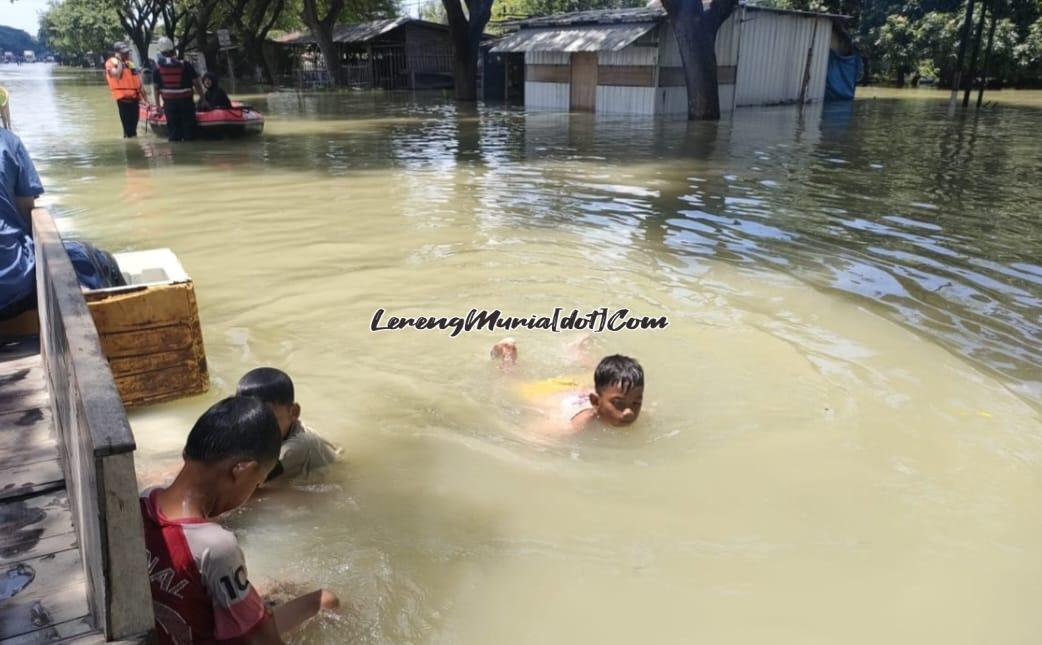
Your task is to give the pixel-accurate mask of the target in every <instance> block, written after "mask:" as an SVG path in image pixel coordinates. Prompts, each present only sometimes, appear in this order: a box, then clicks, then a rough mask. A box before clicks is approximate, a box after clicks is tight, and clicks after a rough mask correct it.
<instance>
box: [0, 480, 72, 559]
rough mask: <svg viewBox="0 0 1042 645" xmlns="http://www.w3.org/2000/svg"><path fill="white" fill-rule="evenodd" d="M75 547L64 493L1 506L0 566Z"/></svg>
mask: <svg viewBox="0 0 1042 645" xmlns="http://www.w3.org/2000/svg"><path fill="white" fill-rule="evenodd" d="M75 545H76V534H75V533H74V532H73V527H72V513H71V512H70V511H69V498H68V496H67V495H66V493H65V491H64V490H59V491H56V492H54V493H51V494H44V495H37V496H34V497H29V498H26V499H22V500H15V501H7V502H4V503H0V566H2V565H9V564H13V563H15V562H18V561H21V560H27V559H29V558H34V557H39V556H43V555H47V554H48V553H56V552H58V551H64V550H66V549H69V548H72V547H74V546H75Z"/></svg>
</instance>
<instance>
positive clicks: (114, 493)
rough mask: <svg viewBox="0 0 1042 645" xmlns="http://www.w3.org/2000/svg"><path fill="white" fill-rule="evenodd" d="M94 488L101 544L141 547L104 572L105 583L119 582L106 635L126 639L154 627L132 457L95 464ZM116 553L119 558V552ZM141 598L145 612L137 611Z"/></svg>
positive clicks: (111, 599) (119, 457) (109, 613)
mask: <svg viewBox="0 0 1042 645" xmlns="http://www.w3.org/2000/svg"><path fill="white" fill-rule="evenodd" d="M98 486H99V488H100V490H101V492H102V498H101V499H102V509H101V510H102V512H103V514H104V516H105V519H106V522H105V525H104V526H103V527H102V531H103V534H104V536H105V541H106V542H107V543H108V544H110V545H113V544H114V545H129V544H134V543H135V542H138V543H141V550H140V552H139V553H137V557H116V558H112V559H110V560H109V562H108V563H107V566H106V571H105V576H106V578H107V579H108V580H110V581H111V580H118V581H119V582H120V584H119V585H113V586H112V593H111V596H110V598H109V601H110V602H109V611H108V627H107V630H106V631H107V633H109V634H110V635H112V636H114V637H117V638H126V637H129V636H131V635H134V634H139V633H142V632H147V631H149V630H151V629H153V627H154V618H153V616H152V612H151V607H152V602H151V598H152V592H151V587H150V583H149V579H148V565H147V562H146V558H145V550H144V540H143V538H142V536H143V535H144V534H145V528H144V521H143V520H142V518H141V505H140V502H139V498H138V489H137V474H136V473H135V472H134V455H133V453H124V454H121V455H111V456H109V457H105V458H104V459H102V460H99V462H98ZM119 553H120V554H121V555H122V553H123V552H122V551H121V552H119ZM142 598H144V599H145V602H146V606H147V608H148V610H149V611H141V609H142V607H141V604H140V603H141V600H142Z"/></svg>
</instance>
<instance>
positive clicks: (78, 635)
mask: <svg viewBox="0 0 1042 645" xmlns="http://www.w3.org/2000/svg"><path fill="white" fill-rule="evenodd" d="M91 637H96V638H100V639H101V640H98V641H94V642H100V643H103V642H105V638H104V636H102V635H101V634H99V633H98V632H97V630H96V629H95V628H94V625H92V624H91V622H90V615H86V616H80V617H79V618H74V619H73V620H67V621H65V622H64V623H57V624H55V625H49V626H47V627H43V628H41V629H37V630H36V631H32V632H28V633H26V634H22V635H20V636H15V637H14V638H9V639H7V640H3V641H0V644H2V645H47V644H48V643H58V642H62V643H66V642H68V643H76V644H77V645H87V643H89V642H91V641H90V640H88V639H89V638H91Z"/></svg>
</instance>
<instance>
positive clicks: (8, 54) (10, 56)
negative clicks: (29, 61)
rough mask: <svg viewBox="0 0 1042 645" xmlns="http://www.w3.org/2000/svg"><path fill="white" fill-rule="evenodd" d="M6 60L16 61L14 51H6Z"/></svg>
mask: <svg viewBox="0 0 1042 645" xmlns="http://www.w3.org/2000/svg"><path fill="white" fill-rule="evenodd" d="M4 62H5V63H13V62H14V52H4Z"/></svg>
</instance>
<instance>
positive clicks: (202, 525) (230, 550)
mask: <svg viewBox="0 0 1042 645" xmlns="http://www.w3.org/2000/svg"><path fill="white" fill-rule="evenodd" d="M181 528H182V530H183V531H184V536H185V539H186V540H187V541H188V546H189V548H191V549H192V553H193V554H195V555H197V556H200V557H202V556H205V557H207V558H210V559H213V560H217V561H222V560H238V559H241V558H242V548H241V547H240V546H239V538H237V537H235V533H233V532H231V531H229V530H228V529H226V528H224V527H223V526H221V525H220V524H217V523H216V522H209V521H204V522H194V523H191V524H184V525H182V527H181Z"/></svg>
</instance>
